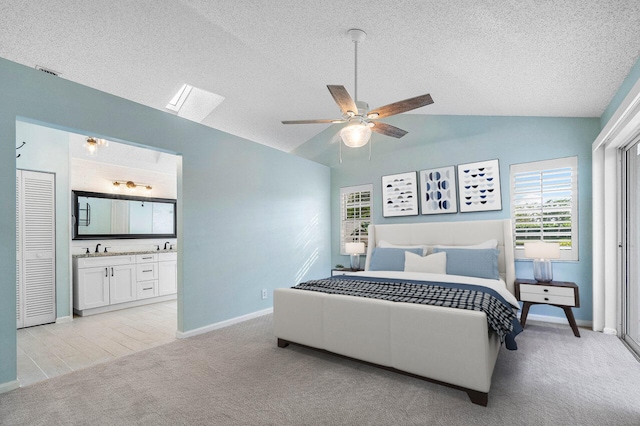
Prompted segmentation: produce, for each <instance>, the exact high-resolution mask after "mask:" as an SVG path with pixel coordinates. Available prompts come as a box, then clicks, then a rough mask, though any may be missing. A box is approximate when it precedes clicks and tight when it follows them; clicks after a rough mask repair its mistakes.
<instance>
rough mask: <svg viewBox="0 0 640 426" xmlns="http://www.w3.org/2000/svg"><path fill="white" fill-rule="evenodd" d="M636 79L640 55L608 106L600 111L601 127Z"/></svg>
mask: <svg viewBox="0 0 640 426" xmlns="http://www.w3.org/2000/svg"><path fill="white" fill-rule="evenodd" d="M638 80H640V57H639V58H638V60H637V61H636V63H635V65H634V66H633V67H632V68H631V70H630V71H629V74H627V77H626V78H625V79H624V81H623V82H622V84H621V85H620V87H619V88H618V90H617V91H616V94H615V95H614V96H613V98H612V99H611V102H610V103H609V106H607V108H606V109H605V110H604V112H603V113H602V116H601V117H600V126H601V128H604V126H606V125H607V123H608V122H609V120H611V117H612V116H613V114H615V112H616V110H617V109H618V107H619V106H620V104H621V103H622V101H623V100H624V98H625V96H627V94H628V93H629V91H630V90H631V88H632V87H633V85H634V84H636V82H637V81H638Z"/></svg>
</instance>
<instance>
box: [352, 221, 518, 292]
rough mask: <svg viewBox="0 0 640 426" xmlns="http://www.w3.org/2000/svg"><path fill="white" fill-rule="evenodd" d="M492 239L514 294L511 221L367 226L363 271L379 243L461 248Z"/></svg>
mask: <svg viewBox="0 0 640 426" xmlns="http://www.w3.org/2000/svg"><path fill="white" fill-rule="evenodd" d="M492 238H495V239H497V240H498V249H499V250H500V255H499V256H498V271H499V272H500V276H501V277H502V278H503V279H504V280H505V282H506V283H507V288H508V289H509V291H510V292H511V293H514V291H515V290H514V284H513V283H514V281H515V279H516V272H515V263H514V252H513V230H512V228H511V220H510V219H502V220H478V221H465V222H426V223H400V224H394V225H373V224H371V225H369V247H368V248H367V261H366V264H365V270H369V262H370V261H371V253H372V252H373V249H374V248H375V247H377V245H378V242H379V241H380V240H384V241H386V242H389V243H391V244H397V245H427V246H434V245H437V244H442V245H447V246H463V245H472V244H479V243H482V242H484V241H487V240H490V239H492Z"/></svg>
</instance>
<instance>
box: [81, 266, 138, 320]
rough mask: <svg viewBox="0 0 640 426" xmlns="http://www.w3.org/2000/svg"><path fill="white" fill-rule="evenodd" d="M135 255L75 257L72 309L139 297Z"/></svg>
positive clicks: (90, 307)
mask: <svg viewBox="0 0 640 426" xmlns="http://www.w3.org/2000/svg"><path fill="white" fill-rule="evenodd" d="M135 268H136V262H135V256H105V257H91V258H79V259H74V275H73V308H74V309H76V310H79V311H82V310H85V309H92V308H98V307H101V306H107V305H110V304H115V303H123V302H129V301H131V300H135V299H136V287H135V284H136V278H135Z"/></svg>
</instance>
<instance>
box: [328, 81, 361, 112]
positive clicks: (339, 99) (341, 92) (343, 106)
mask: <svg viewBox="0 0 640 426" xmlns="http://www.w3.org/2000/svg"><path fill="white" fill-rule="evenodd" d="M327 89H329V92H330V93H331V96H333V100H334V101H336V103H337V104H338V106H339V107H340V111H342V113H343V114H348V113H349V111H351V112H352V113H353V114H354V115H355V114H357V113H358V107H357V106H356V103H355V102H354V100H353V98H352V97H351V95H350V94H349V92H347V89H345V88H344V86H335V85H328V86H327Z"/></svg>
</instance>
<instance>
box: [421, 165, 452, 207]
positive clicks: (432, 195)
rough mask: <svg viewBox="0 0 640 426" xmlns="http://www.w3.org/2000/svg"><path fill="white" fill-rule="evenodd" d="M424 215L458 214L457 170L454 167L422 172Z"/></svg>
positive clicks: (422, 205)
mask: <svg viewBox="0 0 640 426" xmlns="http://www.w3.org/2000/svg"><path fill="white" fill-rule="evenodd" d="M420 205H421V212H422V214H439V213H456V212H457V211H458V197H457V194H456V170H455V167H454V166H448V167H440V168H438V169H429V170H421V171H420Z"/></svg>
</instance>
